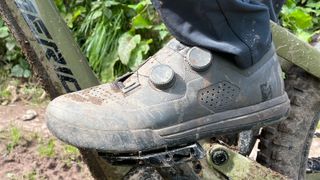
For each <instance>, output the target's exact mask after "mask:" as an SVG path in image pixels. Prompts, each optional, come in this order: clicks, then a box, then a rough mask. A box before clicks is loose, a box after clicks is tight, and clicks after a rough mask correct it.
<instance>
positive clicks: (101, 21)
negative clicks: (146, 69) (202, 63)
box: [55, 0, 169, 82]
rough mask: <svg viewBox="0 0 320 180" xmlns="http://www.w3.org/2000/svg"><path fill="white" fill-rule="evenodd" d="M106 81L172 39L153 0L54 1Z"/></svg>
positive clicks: (93, 67)
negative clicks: (153, 5)
mask: <svg viewBox="0 0 320 180" xmlns="http://www.w3.org/2000/svg"><path fill="white" fill-rule="evenodd" d="M55 2H56V4H57V5H58V8H59V9H60V11H61V13H62V15H63V17H64V19H65V20H66V22H67V24H68V26H69V27H70V28H71V29H72V30H73V32H74V36H75V38H76V39H77V41H78V43H79V44H80V46H81V48H82V50H83V52H84V53H85V54H86V56H87V57H88V59H89V62H90V65H91V67H92V69H93V70H94V71H95V72H96V74H97V75H98V76H99V78H100V79H101V80H102V81H103V82H106V81H111V80H114V78H115V77H117V76H119V75H122V74H124V73H126V72H127V71H133V70H135V69H136V68H137V67H138V66H139V65H140V64H141V63H142V61H143V60H144V59H146V58H147V57H148V56H150V55H152V54H153V53H155V52H156V51H157V50H158V49H159V48H161V47H162V44H163V43H164V42H165V40H166V39H167V38H168V37H169V34H168V32H167V30H166V28H165V26H164V25H163V24H162V23H161V21H160V20H159V18H158V16H157V14H156V12H155V10H154V9H153V7H152V5H151V2H150V0H140V1H137V0H95V1H93V0H91V1H87V0H78V1H74V0H55Z"/></svg>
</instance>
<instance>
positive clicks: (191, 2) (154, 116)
mask: <svg viewBox="0 0 320 180" xmlns="http://www.w3.org/2000/svg"><path fill="white" fill-rule="evenodd" d="M154 3H155V5H156V7H157V8H158V9H159V10H160V12H161V14H162V18H163V19H164V20H165V22H166V24H167V25H168V28H169V29H170V31H171V32H172V33H173V35H175V37H176V38H177V39H179V40H180V41H182V42H183V43H184V44H187V45H189V46H186V45H183V44H181V43H179V42H178V41H175V40H173V41H171V42H169V43H168V44H167V45H166V46H165V47H164V48H163V49H161V50H160V51H159V52H158V53H157V54H156V55H154V56H153V57H152V58H150V59H149V60H148V62H146V63H145V64H144V65H143V66H142V67H141V68H139V69H138V71H136V72H134V73H133V74H132V75H131V76H129V77H125V78H122V79H120V80H119V81H116V82H115V83H112V84H105V85H101V86H98V87H93V88H90V89H87V90H84V91H80V92H76V93H71V94H69V95H65V96H62V97H59V98H57V99H55V100H54V101H52V102H51V103H50V104H49V106H48V109H47V113H46V116H47V120H48V127H49V129H50V130H51V132H52V133H53V134H55V135H56V136H57V137H58V138H60V139H61V140H63V141H66V142H68V143H70V144H73V145H75V146H79V147H83V148H94V149H99V150H103V151H108V152H116V153H121V152H136V151H145V150H150V149H152V150H153V149H158V148H163V147H168V146H169V147H172V146H180V145H186V144H189V143H193V142H195V141H197V140H199V139H201V138H207V137H209V136H213V135H218V134H225V133H229V132H235V131H239V130H244V129H250V128H253V127H260V126H262V125H265V124H268V123H271V122H277V121H278V120H279V119H281V118H283V117H285V116H286V115H287V112H288V110H289V100H288V97H287V95H286V93H285V92H284V85H283V80H282V78H281V69H280V65H279V63H278V60H277V56H276V54H275V51H274V48H272V44H271V33H270V28H269V18H270V16H269V14H270V12H272V10H270V12H269V10H268V8H267V6H265V5H263V4H261V3H258V2H257V1H253V0H251V1H250V0H242V1H240V0H161V1H154ZM190 46H200V47H203V48H206V49H209V50H210V51H208V50H205V49H201V48H198V47H190ZM221 54H223V55H221ZM234 62H236V65H235V63H234Z"/></svg>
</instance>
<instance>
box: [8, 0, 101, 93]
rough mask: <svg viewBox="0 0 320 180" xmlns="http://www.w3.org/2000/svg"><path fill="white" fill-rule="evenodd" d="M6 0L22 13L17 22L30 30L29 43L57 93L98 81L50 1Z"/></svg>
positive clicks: (86, 86)
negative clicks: (40, 60)
mask: <svg viewBox="0 0 320 180" xmlns="http://www.w3.org/2000/svg"><path fill="white" fill-rule="evenodd" d="M8 3H14V4H15V7H16V8H18V9H19V11H20V12H21V15H20V16H21V17H20V16H18V17H19V21H20V22H19V23H20V24H22V25H24V26H28V27H29V28H23V30H24V31H27V29H29V30H30V31H31V32H27V33H26V34H28V35H30V36H29V37H27V38H28V40H29V43H31V45H32V46H33V47H34V49H35V50H36V51H37V55H38V56H40V58H41V59H42V63H43V65H44V67H46V70H47V71H48V75H49V77H50V79H51V80H52V81H53V83H54V87H55V88H56V89H57V90H58V92H60V94H65V93H69V92H74V91H78V90H81V89H84V88H88V87H92V86H95V85H98V84H99V81H98V80H97V78H96V77H95V75H94V74H93V72H92V70H91V69H90V67H89V65H88V63H87V60H86V58H85V57H84V56H83V55H82V53H81V51H80V48H79V47H78V45H77V43H76V42H75V41H74V39H73V37H72V34H71V32H70V30H69V29H68V27H67V25H66V24H65V22H64V20H63V19H62V18H61V16H60V14H59V12H58V10H57V8H56V6H55V4H54V2H53V1H51V0H45V1H44V0H13V1H12V2H8ZM12 5H13V4H12ZM11 7H14V6H11Z"/></svg>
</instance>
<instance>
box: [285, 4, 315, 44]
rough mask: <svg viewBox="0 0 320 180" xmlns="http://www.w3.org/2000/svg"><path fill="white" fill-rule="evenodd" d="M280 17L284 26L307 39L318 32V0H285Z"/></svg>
mask: <svg viewBox="0 0 320 180" xmlns="http://www.w3.org/2000/svg"><path fill="white" fill-rule="evenodd" d="M281 19H282V25H283V26H284V27H286V28H288V29H290V30H291V31H293V32H294V33H295V34H296V35H297V36H298V37H300V38H301V39H303V40H305V41H309V40H310V37H312V36H313V35H314V34H315V33H319V32H320V20H319V19H320V3H319V2H318V0H287V2H286V4H285V6H284V7H283V9H282V13H281Z"/></svg>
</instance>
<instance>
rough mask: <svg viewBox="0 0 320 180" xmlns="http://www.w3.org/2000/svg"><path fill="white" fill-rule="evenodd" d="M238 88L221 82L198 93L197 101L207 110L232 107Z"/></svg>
mask: <svg viewBox="0 0 320 180" xmlns="http://www.w3.org/2000/svg"><path fill="white" fill-rule="evenodd" d="M238 94H239V88H238V87H236V86H234V85H232V84H230V83H229V82H221V83H218V84H215V85H213V86H210V87H208V88H205V89H203V90H201V91H200V92H199V95H200V98H199V100H200V101H201V102H202V104H204V105H205V106H207V107H208V108H209V109H213V110H215V109H219V108H225V107H227V106H230V105H232V103H233V102H234V98H235V96H237V95H238Z"/></svg>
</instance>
